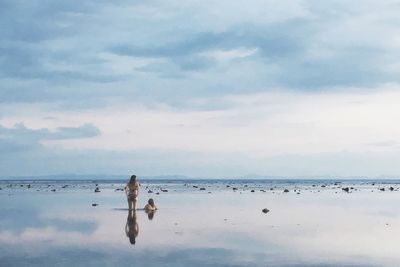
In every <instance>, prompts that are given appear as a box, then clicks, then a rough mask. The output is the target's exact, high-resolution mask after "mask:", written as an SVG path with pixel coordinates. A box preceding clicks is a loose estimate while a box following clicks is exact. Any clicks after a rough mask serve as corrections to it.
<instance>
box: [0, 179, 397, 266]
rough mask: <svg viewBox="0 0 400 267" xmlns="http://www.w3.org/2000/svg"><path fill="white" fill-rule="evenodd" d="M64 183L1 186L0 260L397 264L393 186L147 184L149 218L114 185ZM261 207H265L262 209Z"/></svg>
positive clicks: (47, 263) (10, 263) (37, 262)
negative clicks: (130, 204) (130, 207)
mask: <svg viewBox="0 0 400 267" xmlns="http://www.w3.org/2000/svg"><path fill="white" fill-rule="evenodd" d="M227 185H229V187H226V186H227ZM246 185H247V184H246ZM62 186H65V185H64V184H61V183H60V186H58V187H57V190H56V191H55V192H52V191H51V189H52V187H51V186H50V187H49V186H48V185H47V184H46V185H42V184H39V185H38V184H33V185H31V187H30V188H29V189H28V187H27V186H24V187H21V186H19V185H18V186H16V185H13V186H12V187H6V186H1V187H2V188H3V190H1V191H0V266H132V265H134V264H136V265H137V266H144V265H145V266H396V264H397V263H398V262H400V247H399V246H398V237H399V236H400V205H398V204H397V203H399V202H400V192H399V191H396V190H397V188H398V186H397V185H393V187H394V190H393V191H390V190H389V191H388V190H385V191H381V190H379V188H378V186H379V187H382V185H374V186H372V185H371V184H369V185H366V184H361V183H358V184H352V185H349V186H352V187H354V188H355V189H357V190H355V189H354V190H353V189H352V191H351V192H352V193H347V192H344V191H342V190H341V189H340V187H339V186H335V185H331V186H327V187H321V185H316V186H312V184H302V183H297V184H296V183H294V184H290V185H285V187H287V188H288V189H289V193H284V192H283V190H280V189H281V188H278V189H275V188H274V185H272V186H271V184H268V185H267V186H266V185H263V184H261V183H258V184H257V185H255V184H254V185H251V184H248V186H246V187H245V184H238V183H237V182H236V184H234V183H233V182H224V183H210V184H209V183H204V182H203V184H201V186H198V184H195V186H198V188H205V189H206V190H200V189H198V188H196V187H193V184H186V185H185V184H184V183H182V184H172V185H168V184H167V185H165V184H150V183H148V184H146V185H143V187H144V188H145V187H146V186H148V187H149V190H148V191H150V189H151V191H153V192H157V189H158V188H162V189H163V190H164V191H165V190H168V192H166V193H160V194H159V195H156V194H155V193H152V194H150V193H147V191H144V190H143V191H142V193H141V195H140V196H139V200H138V202H139V203H138V205H139V207H144V205H145V204H146V203H147V200H148V199H149V198H150V197H151V198H154V199H155V201H156V203H157V206H158V207H159V208H160V210H158V211H157V215H155V212H147V213H146V212H145V211H144V210H143V209H139V210H137V211H135V210H128V209H126V196H125V195H124V192H121V191H119V190H117V191H116V188H119V187H120V185H118V184H115V185H114V186H111V184H105V185H103V184H100V185H99V187H100V188H101V192H100V193H94V192H93V190H91V188H90V186H88V185H87V184H85V186H87V187H85V188H83V187H82V186H81V185H80V184H74V185H70V186H68V187H66V188H65V190H62V188H61V187H62ZM279 186H280V185H278V187H279ZM346 186H347V185H346ZM385 186H386V187H387V188H389V186H391V185H385ZM48 187H49V189H47V188H48ZM232 187H235V188H236V187H237V188H238V189H236V190H233V189H232ZM270 187H271V188H274V190H270V189H269V188H270ZM60 188H61V189H60ZM71 188H74V189H71ZM82 188H83V189H82ZM185 188H186V189H185ZM38 189H40V191H36V190H38ZM260 189H263V190H264V189H268V190H264V191H266V192H263V191H260ZM45 190H48V191H45ZM175 190H176V191H175ZM251 190H254V191H255V192H251ZM294 190H296V191H294ZM299 191H300V192H301V194H297V193H298V192H299ZM371 191H374V192H371ZM208 192H211V193H208ZM93 203H97V204H99V205H98V206H92V204H93ZM263 208H268V209H269V210H270V212H269V213H267V214H264V213H262V209H263ZM154 216H157V218H156V219H153V218H154ZM139 225H140V227H139ZM124 227H125V229H124V230H123V229H122V228H124ZM139 229H140V234H139ZM128 240H129V241H128ZM131 244H135V246H134V249H132V245H131ZM133 260H134V262H133Z"/></svg>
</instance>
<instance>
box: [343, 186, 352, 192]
mask: <svg viewBox="0 0 400 267" xmlns="http://www.w3.org/2000/svg"><path fill="white" fill-rule="evenodd" d="M342 190H343V191H345V192H347V193H348V192H349V191H350V189H349V188H348V187H343V188H342Z"/></svg>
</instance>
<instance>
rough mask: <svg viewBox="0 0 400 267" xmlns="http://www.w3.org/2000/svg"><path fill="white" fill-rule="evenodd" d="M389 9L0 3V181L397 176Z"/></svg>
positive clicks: (289, 1)
mask: <svg viewBox="0 0 400 267" xmlns="http://www.w3.org/2000/svg"><path fill="white" fill-rule="evenodd" d="M398 14H400V1H392V0H382V1H375V0H374V1H372V0H363V1H359V0H354V1H347V0H332V1H318V0H262V1H261V0H246V1H244V0H236V1H228V0H218V1H209V0H201V1H200V0H185V1H177V0H148V1H137V0H132V1H125V0H120V1H118V0H117V1H103V0H87V1H77V0H69V1H52V0H46V1H43V0H41V1H37V0H30V1H22V0H21V1H19V0H0V177H10V176H38V175H54V174H81V175H88V174H107V175H112V174H119V175H120V174H121V175H124V174H131V173H135V174H137V175H139V176H155V175H178V174H179V175H186V176H191V177H242V176H246V177H251V176H274V177H300V176H302V177H387V176H400V164H398V162H399V160H400V124H399V123H398V114H400V105H399V103H400V90H399V89H400V87H399V85H400V61H399V58H400V17H399V16H398Z"/></svg>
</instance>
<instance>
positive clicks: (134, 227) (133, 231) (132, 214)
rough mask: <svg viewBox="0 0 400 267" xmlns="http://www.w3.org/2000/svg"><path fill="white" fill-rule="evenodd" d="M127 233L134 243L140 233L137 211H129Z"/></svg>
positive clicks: (130, 240)
mask: <svg viewBox="0 0 400 267" xmlns="http://www.w3.org/2000/svg"><path fill="white" fill-rule="evenodd" d="M125 234H126V236H127V237H129V242H130V243H131V244H132V245H134V244H135V243H136V237H137V236H138V234H139V225H138V223H137V217H136V211H134V210H129V211H128V219H126V225H125Z"/></svg>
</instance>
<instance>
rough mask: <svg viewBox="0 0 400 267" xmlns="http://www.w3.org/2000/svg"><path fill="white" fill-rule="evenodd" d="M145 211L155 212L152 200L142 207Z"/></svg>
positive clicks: (155, 208)
mask: <svg viewBox="0 0 400 267" xmlns="http://www.w3.org/2000/svg"><path fill="white" fill-rule="evenodd" d="M144 210H145V211H155V210H157V207H156V205H155V204H154V200H153V199H152V198H150V199H149V201H148V202H147V204H146V206H144Z"/></svg>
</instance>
